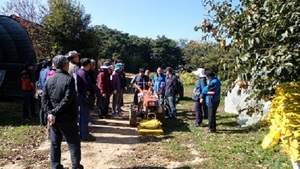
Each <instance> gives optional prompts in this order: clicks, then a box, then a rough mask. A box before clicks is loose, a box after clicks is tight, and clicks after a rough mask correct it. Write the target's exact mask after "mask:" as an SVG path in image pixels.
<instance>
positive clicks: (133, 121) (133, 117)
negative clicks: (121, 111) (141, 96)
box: [129, 107, 136, 127]
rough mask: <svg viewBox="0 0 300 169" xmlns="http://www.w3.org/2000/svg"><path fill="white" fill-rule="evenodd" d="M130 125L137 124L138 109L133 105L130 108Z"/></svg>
mask: <svg viewBox="0 0 300 169" xmlns="http://www.w3.org/2000/svg"><path fill="white" fill-rule="evenodd" d="M129 125H130V126H133V127H135V126H136V111H135V110H134V109H133V108H132V107H131V108H130V110H129Z"/></svg>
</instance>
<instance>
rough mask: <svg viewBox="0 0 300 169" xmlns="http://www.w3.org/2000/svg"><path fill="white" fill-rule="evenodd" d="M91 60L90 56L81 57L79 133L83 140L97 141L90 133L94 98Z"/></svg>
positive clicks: (78, 72) (79, 72) (78, 92)
mask: <svg viewBox="0 0 300 169" xmlns="http://www.w3.org/2000/svg"><path fill="white" fill-rule="evenodd" d="M90 64H91V61H90V59H88V58H82V59H80V65H81V68H80V69H79V70H78V71H77V73H76V74H77V99H78V105H79V133H80V137H81V140H83V141H95V140H96V138H95V137H94V136H93V135H91V134H90V133H89V126H88V123H89V117H90V104H91V101H92V100H93V98H92V97H91V93H92V91H93V87H92V84H91V80H90V77H89V74H88V72H89V70H90V68H91V65H90Z"/></svg>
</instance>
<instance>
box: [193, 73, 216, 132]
mask: <svg viewBox="0 0 300 169" xmlns="http://www.w3.org/2000/svg"><path fill="white" fill-rule="evenodd" d="M195 74H196V75H197V76H198V82H197V85H196V87H195V89H194V96H195V98H194V101H195V107H194V110H195V115H196V121H195V127H198V126H203V123H202V122H203V119H208V128H207V132H216V113H217V109H218V107H219V104H220V96H221V82H220V80H219V79H218V78H217V77H216V76H215V74H214V72H213V71H211V70H205V69H204V68H198V70H197V71H196V72H195Z"/></svg>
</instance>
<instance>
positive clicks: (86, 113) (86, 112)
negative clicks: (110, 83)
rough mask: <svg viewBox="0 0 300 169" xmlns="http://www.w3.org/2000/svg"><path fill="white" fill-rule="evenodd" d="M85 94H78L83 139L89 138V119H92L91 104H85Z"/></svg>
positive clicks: (79, 118)
mask: <svg viewBox="0 0 300 169" xmlns="http://www.w3.org/2000/svg"><path fill="white" fill-rule="evenodd" d="M84 95H85V94H82V93H78V108H79V117H78V123H79V133H80V136H81V137H82V138H87V137H88V136H89V125H88V124H89V117H90V109H89V107H90V104H89V103H85V102H83V96H84Z"/></svg>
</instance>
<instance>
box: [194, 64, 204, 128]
mask: <svg viewBox="0 0 300 169" xmlns="http://www.w3.org/2000/svg"><path fill="white" fill-rule="evenodd" d="M193 73H194V74H195V75H196V76H197V77H198V83H197V85H196V87H195V89H194V91H193V100H194V101H195V107H194V110H195V115H196V122H195V125H194V126H195V127H198V126H202V121H203V119H207V108H206V104H205V103H200V102H199V101H200V94H201V92H202V90H203V88H204V87H205V86H206V85H207V82H206V76H205V74H204V73H205V69H204V68H198V69H197V71H194V72H193Z"/></svg>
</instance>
